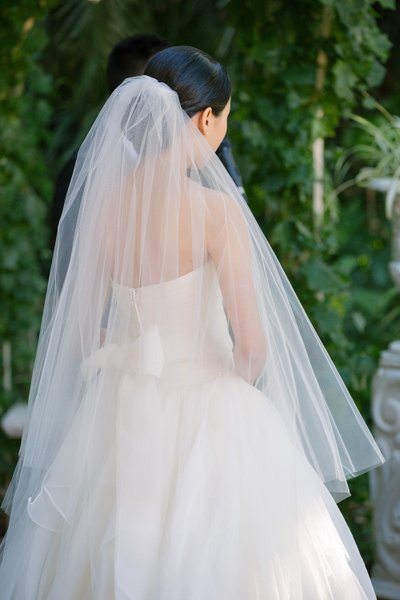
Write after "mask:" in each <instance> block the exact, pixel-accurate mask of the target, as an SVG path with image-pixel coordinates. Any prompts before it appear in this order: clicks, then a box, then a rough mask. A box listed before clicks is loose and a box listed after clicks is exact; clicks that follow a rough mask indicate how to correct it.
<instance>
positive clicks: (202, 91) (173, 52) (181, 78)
mask: <svg viewBox="0 0 400 600" xmlns="http://www.w3.org/2000/svg"><path fill="white" fill-rule="evenodd" d="M144 74H145V75H149V76H150V77H154V78H155V79H158V81H162V82H164V83H166V84H167V85H169V87H170V88H172V89H173V90H175V92H176V93H177V94H178V96H179V100H180V103H181V106H182V108H183V110H184V111H185V112H186V114H187V115H188V116H189V117H192V116H193V115H195V114H196V113H197V112H199V111H201V110H204V109H205V108H207V107H208V106H210V107H211V108H212V111H213V113H214V115H216V116H218V115H219V114H220V113H221V112H222V110H223V109H224V108H225V106H226V104H227V102H228V100H229V98H230V96H231V91H232V89H231V81H230V79H229V75H228V73H227V71H226V69H225V67H224V66H223V65H221V64H220V63H219V62H218V61H216V60H215V59H214V58H212V57H211V56H209V55H208V54H206V53H205V52H203V51H202V50H198V49H197V48H193V47H192V46H172V47H169V48H166V49H165V50H162V51H161V52H158V53H157V54H156V55H155V56H153V57H152V58H151V59H150V60H149V63H148V65H147V67H146V70H145V72H144Z"/></svg>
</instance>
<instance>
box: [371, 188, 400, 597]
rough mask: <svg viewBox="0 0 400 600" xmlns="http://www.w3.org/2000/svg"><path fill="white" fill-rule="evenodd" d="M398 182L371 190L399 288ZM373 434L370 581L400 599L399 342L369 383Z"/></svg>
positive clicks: (383, 594) (383, 592)
mask: <svg viewBox="0 0 400 600" xmlns="http://www.w3.org/2000/svg"><path fill="white" fill-rule="evenodd" d="M399 185H400V184H399V182H398V181H394V180H390V179H386V180H385V179H380V180H375V182H372V185H371V187H372V189H375V190H379V191H384V192H386V193H387V194H386V215H387V217H388V218H389V219H390V220H391V222H392V252H391V254H392V256H391V261H390V264H389V269H390V273H391V275H392V279H393V282H394V284H395V285H396V287H398V288H400V194H399ZM372 416H373V422H374V427H373V433H374V436H375V439H376V440H377V442H378V444H379V447H380V449H381V450H382V453H383V455H384V457H385V459H386V462H385V463H384V464H383V465H382V466H381V467H379V468H378V469H375V470H374V471H371V473H370V485H371V499H372V502H373V504H374V517H373V525H374V534H375V543H376V555H375V563H374V566H373V569H372V583H373V585H374V588H375V591H376V594H377V596H378V597H380V598H385V599H387V600H400V341H394V342H392V343H391V344H390V345H389V348H388V349H387V350H385V351H383V352H382V353H381V357H380V362H379V368H378V371H377V373H376V374H375V377H374V380H373V386H372Z"/></svg>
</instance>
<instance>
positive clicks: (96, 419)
mask: <svg viewBox="0 0 400 600" xmlns="http://www.w3.org/2000/svg"><path fill="white" fill-rule="evenodd" d="M382 462H383V456H382V454H381V452H380V451H379V449H378V447H377V445H376V443H375V441H374V440H373V438H372V436H371V434H370V432H369V431H368V428H367V426H366V424H365V423H364V421H363V419H362V417H361V415H360V413H359V412H358V410H357V408H356V406H355V404H354V402H353V400H352V399H351V398H350V396H349V394H348V392H347V390H346V388H345V386H344V384H343V382H342V380H341V378H340V376H339V374H338V372H337V371H336V369H335V367H334V365H333V364H332V361H331V360H330V358H329V357H328V355H327V353H326V351H325V349H324V348H323V346H322V344H321V342H320V340H319V338H318V336H317V334H316V333H315V331H314V329H313V328H312V326H311V324H310V322H309V321H308V319H307V317H306V315H305V314H304V311H303V309H302V308H301V306H300V304H299V302H298V300H297V297H296V295H295V293H294V291H293V289H292V288H291V286H290V283H289V282H288V280H287V278H286V277H285V275H284V273H283V271H282V269H281V267H280V265H279V263H278V261H277V259H276V257H275V255H274V254H273V252H272V250H271V248H270V246H269V245H268V242H267V241H266V239H265V237H264V236H263V234H262V232H261V231H260V229H259V227H258V225H257V223H256V222H255V220H254V218H253V217H252V215H251V213H250V211H249V209H248V207H247V205H246V203H245V202H244V200H243V198H242V197H241V196H240V194H239V192H238V191H237V189H236V187H235V185H234V184H233V182H232V181H231V180H230V178H229V176H228V175H227V173H226V172H225V171H224V169H223V167H222V165H221V163H220V162H219V160H218V158H217V157H216V156H215V155H214V153H213V152H212V151H211V149H210V148H209V146H208V145H207V143H206V141H205V139H204V138H203V137H202V136H201V135H200V133H199V132H198V130H197V129H196V128H195V127H194V125H193V123H192V122H191V121H190V119H188V118H187V117H186V116H185V114H184V113H183V112H182V110H181V108H180V105H179V100H178V97H177V95H176V94H175V93H174V92H173V91H172V90H171V89H169V88H168V87H167V86H165V85H163V84H160V83H158V82H157V81H155V80H153V79H151V78H149V77H140V78H135V79H128V80H126V81H125V82H124V83H123V84H122V85H121V86H120V87H119V88H118V89H117V90H116V91H115V92H114V93H113V94H112V96H111V97H110V99H109V100H108V101H107V103H106V104H105V106H104V108H103V109H102V111H101V113H100V115H99V116H98V118H97V120H96V122H95V124H94V125H93V127H92V129H91V131H90V133H89V135H88V137H87V139H86V140H85V142H84V144H83V145H82V147H81V149H80V151H79V154H78V159H77V163H76V168H75V171H74V175H73V178H72V181H71V185H70V188H69V191H68V195H67V200H66V205H65V208H64V211H63V215H62V218H61V222H60V226H59V232H58V237H57V242H56V248H55V254H54V258H53V264H52V269H51V274H50V280H49V287H48V292H47V297H46V305H45V310H44V315H43V321H42V330H41V336H40V340H39V345H38V351H37V357H36V362H35V367H34V372H33V379H32V385H31V391H30V399H29V421H28V425H27V427H26V430H25V432H24V436H23V440H22V445H21V449H20V457H19V462H18V465H17V468H16V471H15V473H14V477H13V481H12V484H11V486H10V488H9V490H8V493H7V496H6V498H5V502H4V505H3V506H4V508H5V509H7V510H8V512H10V527H9V531H8V535H7V538H6V540H5V543H3V545H2V553H3V557H2V562H1V565H0V581H1V583H2V590H3V589H4V590H5V592H4V594H5V596H4V597H5V598H6V599H11V598H12V599H14V598H19V597H23V598H26V599H29V598H36V599H41V598H57V599H59V598H62V597H65V594H67V592H69V594H70V595H69V596H68V598H77V599H78V598H79V599H81V598H85V599H86V598H92V597H93V598H95V599H96V600H97V599H98V598H103V597H104V598H113V597H115V598H118V599H120V598H121V599H122V598H139V599H142V598H143V599H144V598H154V599H159V598H162V599H163V598H171V599H172V598H174V599H178V598H182V600H183V599H184V598H185V600H186V599H187V598H190V599H192V598H197V597H199V598H213V597H215V598H219V599H221V598H227V599H228V598H229V599H230V600H231V599H232V598H235V593H236V594H237V598H238V599H239V598H240V600H243V599H245V598H249V600H250V598H251V599H252V600H253V598H256V597H257V594H259V596H260V597H261V598H265V597H267V598H279V599H280V600H281V599H283V598H285V599H286V598H289V599H290V600H292V599H296V600H301V599H302V598H304V599H307V600H308V599H309V598H310V599H311V598H332V599H333V598H337V597H341V598H342V597H343V598H346V597H347V598H349V600H350V598H351V600H353V598H358V597H360V598H364V597H365V598H372V597H374V596H373V595H372V594H373V592H372V588H371V586H370V583H369V580H368V576H367V574H366V572H365V569H364V568H363V566H362V561H361V558H360V557H359V554H358V551H357V549H356V547H355V545H354V541H353V540H352V538H351V535H350V533H349V531H348V530H347V529H346V527H345V525H344V522H343V520H342V519H341V517H340V513H339V512H338V510H337V508H336V506H335V504H334V500H336V501H338V500H340V499H342V498H344V497H346V496H347V495H348V494H349V491H348V486H347V479H348V478H350V477H354V476H356V475H357V474H359V473H361V472H364V471H366V470H368V469H371V468H374V467H376V466H378V465H379V464H381V463H382ZM289 492H290V493H289ZM332 497H333V498H334V499H333V498H332ZM196 515H197V516H196ZM195 516H196V518H195ZM322 524H323V526H322ZM322 531H324V532H325V534H324V535H325V536H326V537H324V536H323V535H322ZM268 532H269V533H268ZM300 533H301V535H300ZM78 545H79V548H80V550H79V551H77V552H75V551H71V549H72V548H74V549H76V548H78ZM307 557H309V558H307ZM328 557H329V558H328ZM331 559H332V560H331ZM332 561H333V563H334V564H335V568H333V569H330V568H329V564H332ZM328 563H329V564H328ZM339 574H340V575H339ZM66 581H67V582H68V585H67V587H63V582H64V584H65V582H66ZM345 582H346V583H345ZM335 586H336V587H335ZM235 590H236V591H235ZM317 590H318V592H317ZM345 590H351V591H352V593H353V591H354V593H353V595H352V596H351V595H349V594H350V592H346V593H347V594H348V595H347V596H346V595H341V594H342V592H344V591H345ZM355 590H357V593H358V594H359V595H358V596H357V595H355V594H356V592H355ZM339 592H340V593H339ZM18 594H19V596H18ZM34 594H36V596H35V595H34ZM63 594H64V596H63ZM107 594H108V595H107ZM174 594H175V595H174ZM201 594H203V595H201ZM213 594H214V595H213ZM218 594H219V595H218ZM240 594H242V595H240ZM263 594H264V595H263ZM313 594H314V595H313ZM318 594H320V595H318ZM335 594H336V595H335ZM363 594H364V595H363Z"/></svg>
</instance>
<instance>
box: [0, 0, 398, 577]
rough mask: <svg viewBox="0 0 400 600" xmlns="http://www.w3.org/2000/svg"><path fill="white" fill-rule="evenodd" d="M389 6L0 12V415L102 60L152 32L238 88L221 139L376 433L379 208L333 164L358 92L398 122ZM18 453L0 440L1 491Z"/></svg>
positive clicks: (367, 525) (366, 524)
mask: <svg viewBox="0 0 400 600" xmlns="http://www.w3.org/2000/svg"><path fill="white" fill-rule="evenodd" d="M394 9H395V3H394V1H392V0H381V1H380V2H371V1H370V0H346V2H342V1H341V0H301V1H300V0H294V1H293V2H285V1H284V0H269V1H268V2H266V1H265V0H218V1H217V2H215V1H212V0H203V1H202V2H201V3H199V2H196V1H195V0H186V1H183V0H148V1H147V2H146V3H143V2H140V1H139V0H98V1H88V0H64V1H63V2H58V1H56V0H40V1H39V2H37V1H33V0H22V1H21V2H18V3H15V4H12V5H11V4H9V5H8V6H5V5H2V6H1V8H0V14H1V18H2V24H3V27H2V29H1V34H0V35H1V37H0V41H1V48H2V55H1V57H0V61H1V69H0V83H1V85H0V90H1V91H0V98H1V103H0V137H1V142H2V147H3V154H2V158H1V159H0V165H1V169H0V192H1V195H0V219H1V225H2V227H1V232H0V294H1V311H0V343H1V347H2V352H3V378H2V381H3V386H2V389H1V390H0V415H1V414H2V413H4V412H5V411H6V410H7V408H8V407H9V406H11V405H12V404H13V403H14V402H15V401H17V400H23V399H26V397H27V394H28V390H29V380H30V374H31V369H32V363H33V360H34V353H35V345H36V340H37V335H38V330H39V326H40V316H41V310H42V305H43V297H44V293H45V286H46V275H47V272H48V268H49V262H50V260H51V247H50V234H49V227H48V214H49V209H50V205H51V198H52V190H53V186H54V182H55V180H56V177H57V174H58V172H59V170H60V168H61V167H62V165H63V164H64V162H65V160H66V159H67V158H68V157H69V155H70V154H71V152H72V151H73V150H74V149H75V148H76V147H77V146H78V145H79V144H80V142H81V141H82V139H83V137H84V135H85V134H86V132H87V130H88V128H89V127H90V125H91V123H92V122H93V119H94V116H95V115H96V113H97V111H98V109H99V107H100V106H101V104H102V102H103V101H104V99H105V98H106V95H107V89H106V80H105V66H106V58H107V55H108V53H109V51H110V49H111V48H112V46H113V45H114V44H115V43H116V42H118V41H119V40H120V39H122V38H123V37H125V36H128V35H133V34H135V33H139V32H144V31H146V32H150V31H152V32H156V33H158V34H160V35H162V36H164V37H166V38H167V39H168V40H169V41H171V42H172V43H175V44H190V45H194V46H198V47H201V48H203V49H204V50H206V51H208V52H210V53H211V54H213V55H215V56H216V57H218V58H219V59H220V60H221V61H222V62H224V63H225V64H226V65H227V67H228V69H229V71H230V74H231V76H232V80H233V84H234V96H233V110H232V113H231V118H230V137H231V140H232V143H233V145H234V151H235V157H236V159H237V162H238V164H239V166H240V170H241V172H242V174H243V179H244V182H245V187H246V191H247V196H248V199H249V203H250V206H251V208H252V210H253V212H254V214H255V215H256V217H257V219H258V221H259V223H260V225H261V227H262V228H263V230H264V232H265V233H266V235H267V236H268V238H269V239H270V241H271V243H272V245H273V247H274V249H275V251H276V253H277V255H278V257H279V259H280V261H281V262H282V264H283V266H284V268H285V270H286V272H287V274H288V276H289V278H290V279H291V281H292V283H293V285H294V287H295V289H296V291H297V293H298V295H299V297H300V299H301V301H302V303H303V305H304V306H305V309H306V311H307V313H308V314H309V316H310V318H311V320H312V321H313V323H314V325H315V327H316V329H317V330H318V332H319V334H320V335H321V337H322V339H323V342H324V344H325V345H326V346H327V348H328V350H329V352H330V354H331V355H332V357H333V359H334V361H335V363H336V365H337V366H338V368H339V370H340V372H341V374H342V376H343V378H344V380H345V382H346V384H347V385H348V386H349V388H350V391H351V392H352V394H353V397H354V398H355V401H356V403H357V405H358V407H359V408H360V410H361V411H362V413H363V415H364V417H365V419H366V420H367V422H368V423H369V424H370V425H371V421H370V403H371V378H372V376H373V374H374V372H375V370H376V368H377V364H378V360H379V353H380V351H381V350H383V349H384V348H385V347H386V346H387V345H388V343H389V342H390V341H392V340H393V339H396V337H398V336H399V335H400V308H399V303H398V300H397V294H396V291H395V290H394V288H393V285H392V283H391V280H390V278H389V275H388V269H387V263H388V260H389V242H390V234H389V224H388V223H387V221H386V219H385V216H384V209H383V202H382V199H380V198H378V197H372V196H371V195H366V193H365V191H364V190H361V189H358V188H355V187H353V188H350V189H349V190H348V191H347V192H346V193H345V194H342V195H340V196H338V195H337V194H335V189H336V188H337V186H338V185H339V184H340V183H341V181H340V178H339V179H338V175H337V173H338V170H337V168H336V167H337V164H338V161H340V157H341V156H342V155H343V153H347V152H348V151H349V150H351V148H352V147H354V146H355V145H357V143H359V135H361V134H360V133H359V132H358V131H357V130H356V129H355V128H354V127H352V126H351V123H350V121H349V118H350V115H351V113H352V112H358V113H360V114H364V115H367V116H368V117H369V118H372V119H374V118H375V113H374V111H373V109H372V108H371V104H368V102H367V101H366V99H365V95H364V93H365V92H367V91H369V92H370V93H372V94H373V95H374V96H375V97H377V98H378V99H379V101H380V102H382V103H384V104H385V105H386V106H387V107H388V108H389V109H390V110H391V111H392V112H394V113H396V112H397V113H399V112H400V107H399V105H398V104H399V100H398V98H399V94H398V91H399V90H398V86H399V83H398V81H397V80H398V78H397V77H396V76H395V75H394V73H395V69H396V65H397V64H398V59H399V58H400V57H399V52H400V44H398V43H396V40H397V38H398V33H399V29H400V17H399V12H400V11H399V10H394ZM396 61H397V62H396ZM316 139H319V140H322V141H323V143H324V158H325V168H324V173H323V180H322V182H321V183H322V184H323V189H324V196H323V207H324V212H323V214H318V213H317V212H316V210H315V207H313V203H312V196H313V183H314V172H313V168H314V163H313V153H312V148H313V142H315V140H316ZM359 167H360V164H358V163H355V164H354V165H352V166H351V167H350V169H353V171H354V172H356V171H357V169H358V168H359ZM339 177H340V174H339ZM7 348H11V352H12V363H11V367H12V371H11V373H10V372H8V371H7V369H8V367H7V365H6V364H5V360H4V357H5V355H6V350H7ZM7 375H11V385H8V383H7ZM18 445H19V443H18V442H17V441H15V440H9V439H7V438H6V436H5V435H4V434H3V433H1V432H0V486H1V490H2V492H4V490H5V488H6V486H7V484H8V481H9V479H10V477H11V474H12V469H13V465H14V464H15V461H16V458H17V452H18ZM351 489H352V497H351V498H349V499H348V500H345V501H344V502H342V503H341V504H340V508H341V509H342V511H343V513H344V515H345V518H346V519H347V521H348V523H349V525H350V527H351V529H352V531H353V534H354V535H355V537H356V541H357V543H358V545H359V547H360V549H361V552H362V553H363V556H364V559H365V561H366V563H367V565H368V566H370V564H371V561H372V560H373V541H372V536H371V504H370V501H369V489H368V476H367V475H366V476H362V477H359V478H357V479H356V480H354V482H352V483H351Z"/></svg>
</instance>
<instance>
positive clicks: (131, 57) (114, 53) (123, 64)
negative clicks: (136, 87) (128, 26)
mask: <svg viewBox="0 0 400 600" xmlns="http://www.w3.org/2000/svg"><path fill="white" fill-rule="evenodd" d="M168 46H169V43H168V42H167V40H164V39H163V38H161V37H159V36H158V35H155V34H148V33H143V34H138V35H134V36H132V37H128V38H126V39H124V40H122V41H121V42H119V43H118V44H116V46H114V48H113V49H112V50H111V52H110V54H109V57H108V63H107V80H108V87H109V90H110V93H111V92H113V91H114V90H115V88H117V87H118V86H119V85H120V83H122V82H123V81H124V79H126V78H127V77H137V76H138V75H143V73H144V71H145V69H146V66H147V63H148V61H149V59H150V58H151V57H152V56H154V54H157V52H159V51H160V50H164V48H168Z"/></svg>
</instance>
